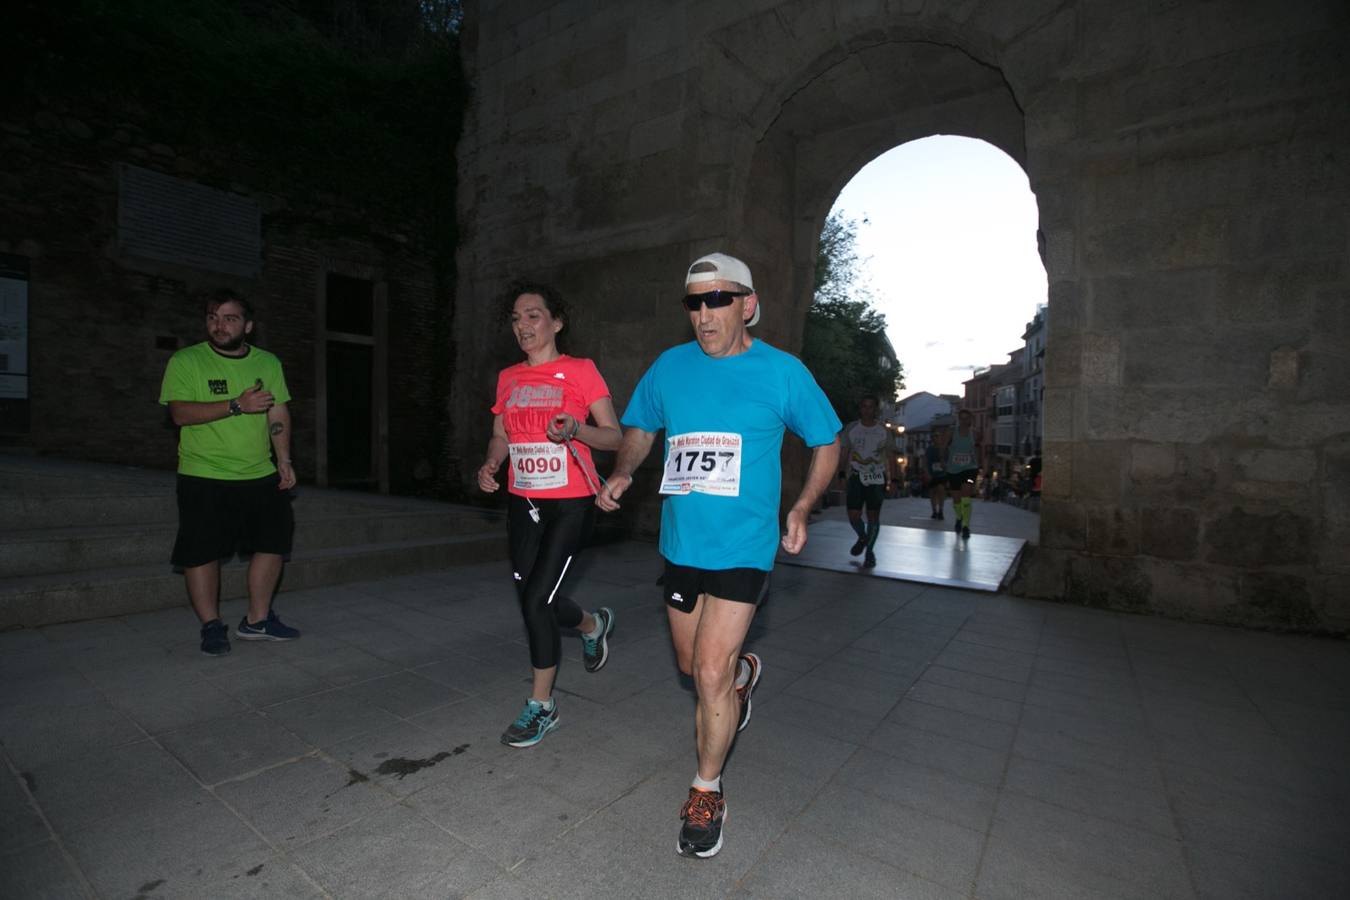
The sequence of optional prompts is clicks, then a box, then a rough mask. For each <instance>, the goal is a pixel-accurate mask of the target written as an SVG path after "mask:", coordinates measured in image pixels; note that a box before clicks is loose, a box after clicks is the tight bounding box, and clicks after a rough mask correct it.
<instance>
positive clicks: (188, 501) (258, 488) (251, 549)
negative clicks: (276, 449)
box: [170, 473, 295, 569]
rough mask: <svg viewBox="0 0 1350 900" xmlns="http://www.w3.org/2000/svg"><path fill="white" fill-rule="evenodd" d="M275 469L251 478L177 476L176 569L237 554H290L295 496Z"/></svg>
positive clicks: (174, 548)
mask: <svg viewBox="0 0 1350 900" xmlns="http://www.w3.org/2000/svg"><path fill="white" fill-rule="evenodd" d="M280 481H281V478H280V476H279V475H277V474H276V473H273V474H271V475H268V476H267V477H266V478H255V479H251V480H248V481H225V480H223V479H219V478H198V477H196V476H194V475H179V476H178V539H177V540H176V541H174V545H173V556H172V557H170V559H171V561H172V563H173V566H174V568H175V569H191V568H194V567H196V566H201V565H205V564H206V563H209V562H215V561H216V560H226V559H229V558H230V557H232V556H234V554H236V553H238V554H239V555H241V556H247V555H249V554H251V553H277V554H280V555H282V556H289V555H290V552H291V537H292V535H293V534H294V532H295V519H294V517H293V516H292V514H291V495H290V493H289V492H288V491H280V490H277V485H278V484H279V483H280Z"/></svg>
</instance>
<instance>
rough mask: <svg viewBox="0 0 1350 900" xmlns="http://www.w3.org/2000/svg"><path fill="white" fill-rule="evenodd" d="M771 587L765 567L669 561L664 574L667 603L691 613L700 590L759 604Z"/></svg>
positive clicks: (663, 585)
mask: <svg viewBox="0 0 1350 900" xmlns="http://www.w3.org/2000/svg"><path fill="white" fill-rule="evenodd" d="M768 588H769V573H768V572H765V571H764V570H763V569H696V568H694V567H693V566H677V565H675V564H674V563H672V562H669V561H667V562H666V573H665V575H663V576H661V589H662V590H663V591H664V592H665V596H666V604H667V605H668V606H673V607H675V608H676V609H678V610H679V611H680V612H687V613H690V612H693V611H694V607H695V606H696V605H697V604H698V596H699V594H709V595H711V596H713V597H719V598H721V599H723V600H734V601H736V602H737V603H750V604H755V605H758V604H759V602H760V601H761V600H763V599H764V594H765V593H766V592H767V591H768Z"/></svg>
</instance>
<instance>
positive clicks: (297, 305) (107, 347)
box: [0, 99, 448, 492]
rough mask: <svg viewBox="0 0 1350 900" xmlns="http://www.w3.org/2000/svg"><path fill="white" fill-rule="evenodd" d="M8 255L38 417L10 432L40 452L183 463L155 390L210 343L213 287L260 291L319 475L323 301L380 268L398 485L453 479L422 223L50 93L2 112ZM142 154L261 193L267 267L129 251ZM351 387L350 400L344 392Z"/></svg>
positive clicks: (304, 472) (1, 225)
mask: <svg viewBox="0 0 1350 900" xmlns="http://www.w3.org/2000/svg"><path fill="white" fill-rule="evenodd" d="M0 155H2V158H3V160H4V165H3V171H2V172H0V252H5V253H14V254H18V255H20V256H24V257H27V258H28V259H29V260H30V266H31V281H30V284H29V306H30V315H29V320H30V334H29V357H30V370H31V375H30V379H29V381H30V410H31V423H30V429H29V431H28V433H26V434H14V435H7V436H5V437H4V441H5V442H6V443H9V444H13V445H19V446H24V447H27V448H30V449H32V450H34V451H37V452H41V453H50V454H53V455H58V456H64V457H72V458H83V459H91V460H98V461H104V462H116V463H126V464H132V465H142V466H149V467H156V468H173V467H174V466H176V464H177V457H176V452H177V433H176V429H174V428H173V426H172V424H171V423H170V422H169V420H168V417H167V415H166V413H165V412H164V410H163V408H162V407H160V406H159V404H158V398H159V386H160V380H161V377H162V376H163V372H164V367H165V364H166V363H167V362H168V359H169V356H170V355H171V354H172V352H173V350H174V349H175V348H176V347H177V346H183V345H186V344H190V343H195V342H197V341H200V340H203V339H204V338H205V320H204V314H203V299H204V296H205V295H206V294H208V293H209V292H210V291H212V290H214V289H216V288H218V287H231V288H234V289H236V290H239V291H240V292H242V293H244V294H245V295H247V296H249V297H250V298H251V299H252V300H253V302H254V305H255V307H256V308H257V326H256V338H257V340H256V343H257V344H258V345H259V346H262V347H264V348H266V349H268V350H271V351H272V352H275V353H277V354H278V356H280V358H281V360H282V363H283V365H284V366H285V370H286V377H287V382H288V385H289V387H290V389H291V392H292V395H293V399H292V402H291V413H292V417H293V420H294V423H295V439H294V441H293V446H292V453H293V456H294V459H295V464H296V468H297V470H298V473H299V475H300V477H301V479H303V480H311V479H313V477H314V474H315V464H316V460H315V454H316V433H315V432H316V420H315V417H316V407H315V396H316V390H317V388H318V385H317V384H316V379H317V378H318V377H319V373H317V372H316V367H315V347H314V344H315V340H316V333H317V329H318V323H317V322H316V310H317V298H318V292H319V290H320V289H321V286H322V284H323V281H324V278H325V276H326V273H327V272H329V271H339V272H349V273H360V274H363V275H364V276H365V277H369V278H372V279H375V280H382V281H385V282H386V283H387V284H388V292H389V316H388V327H389V340H390V342H391V345H392V346H394V347H396V348H397V350H396V352H393V353H391V354H390V355H389V372H388V387H389V400H388V402H389V408H390V413H391V417H392V418H393V419H394V420H395V421H396V422H397V427H395V428H392V429H391V433H390V434H389V436H388V443H389V451H388V453H389V472H390V487H391V488H392V489H393V490H395V491H401V492H417V491H426V490H430V489H434V485H435V482H436V481H437V480H438V479H440V480H444V478H445V474H444V465H445V463H444V459H443V458H442V456H443V447H444V436H443V434H442V433H441V426H440V419H439V417H438V415H437V410H438V409H440V408H443V400H441V399H439V396H440V395H438V389H439V391H440V392H442V394H443V392H444V390H445V386H446V381H447V379H446V377H445V376H444V375H443V374H440V373H438V372H437V366H438V363H440V364H443V363H442V362H441V361H443V360H444V359H446V358H447V357H448V354H446V353H445V352H444V351H443V350H438V349H437V347H436V346H435V342H436V341H437V340H442V341H443V340H444V339H445V329H444V328H441V329H439V330H438V329H437V328H436V327H435V323H436V322H437V321H438V318H441V317H445V316H447V315H448V310H447V309H446V303H445V302H444V300H442V299H440V298H438V295H437V292H436V283H435V273H434V270H433V266H432V264H431V262H430V253H429V252H428V251H427V250H426V249H425V248H424V247H418V246H417V245H416V244H415V243H412V242H411V241H410V240H409V239H408V238H407V237H405V236H400V235H416V234H417V226H416V223H407V222H401V221H393V222H384V223H381V222H379V221H376V220H374V219H373V218H372V217H371V216H370V214H369V212H368V211H360V210H352V209H347V208H344V206H343V205H342V202H341V201H340V200H339V199H337V198H332V197H328V198H312V197H304V196H296V197H288V196H280V195H277V194H275V193H269V192H267V191H265V190H262V189H260V188H259V187H258V183H259V182H261V181H262V179H261V178H257V177H255V176H256V174H257V169H256V166H255V163H253V162H252V161H250V160H249V159H248V158H247V156H245V155H242V154H241V153H240V151H239V150H238V149H237V148H231V149H230V150H229V151H226V150H223V149H220V148H203V147H196V146H168V145H166V144H163V143H158V142H156V141H155V139H154V138H153V136H152V135H151V134H150V133H149V131H148V130H147V129H146V128H144V127H142V126H141V125H140V124H138V121H137V119H136V117H135V115H134V114H133V113H131V112H128V111H117V110H109V109H90V108H81V107H78V106H73V105H71V103H69V102H68V101H65V100H59V99H52V100H50V101H49V102H48V103H47V104H46V105H45V106H42V107H41V108H39V109H38V111H37V112H36V113H35V114H34V115H32V116H31V117H26V118H19V117H17V116H15V115H9V116H5V117H0ZM119 163H131V164H134V165H137V166H142V167H145V168H149V169H153V170H155V171H158V172H162V173H165V174H169V175H173V176H175V177H179V178H183V179H188V180H192V181H198V182H201V183H204V184H208V185H212V186H215V187H219V188H222V189H225V190H229V191H232V192H235V193H239V194H243V195H246V196H250V197H252V198H254V199H256V200H257V201H258V202H259V204H260V206H261V208H262V240H263V259H262V267H261V271H260V274H259V275H258V277H257V278H241V277H237V276H231V275H226V274H222V273H218V272H211V271H207V270H204V269H200V268H193V267H188V266H183V265H174V264H170V263H163V262H156V261H152V260H146V259H141V258H133V257H129V256H127V255H125V254H123V253H122V252H121V251H120V250H119V247H118V242H117V204H118V183H117V165H118V164H119ZM333 399H334V400H340V398H333Z"/></svg>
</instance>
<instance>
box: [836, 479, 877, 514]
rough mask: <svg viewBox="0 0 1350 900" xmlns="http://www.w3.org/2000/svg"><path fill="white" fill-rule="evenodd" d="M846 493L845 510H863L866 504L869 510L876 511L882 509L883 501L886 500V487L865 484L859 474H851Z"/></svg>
mask: <svg viewBox="0 0 1350 900" xmlns="http://www.w3.org/2000/svg"><path fill="white" fill-rule="evenodd" d="M845 493H846V496H845V500H844V506H845V508H847V509H862V508H863V505H864V504H865V505H866V506H867V508H868V509H870V510H873V511H876V510H878V509H881V501H882V500H885V499H886V485H884V484H863V483H862V479H861V478H859V477H858V473H857V472H850V473H849V476H848V485H847V489H846V492H845Z"/></svg>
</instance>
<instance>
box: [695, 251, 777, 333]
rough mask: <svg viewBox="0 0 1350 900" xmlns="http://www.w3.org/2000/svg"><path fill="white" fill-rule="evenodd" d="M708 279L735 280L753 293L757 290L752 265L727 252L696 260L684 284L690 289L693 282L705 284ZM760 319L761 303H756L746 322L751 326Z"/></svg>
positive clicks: (710, 254)
mask: <svg viewBox="0 0 1350 900" xmlns="http://www.w3.org/2000/svg"><path fill="white" fill-rule="evenodd" d="M708 281H734V282H736V283H737V284H739V285H743V286H744V287H745V288H746V289H748V290H749V291H750V292H751V293H753V292H754V290H755V282H754V280H753V279H752V278H751V277H750V267H749V266H747V265H746V264H745V263H743V262H741V261H740V260H739V259H737V258H736V257H734V256H728V255H727V254H725V253H709V254H708V255H707V256H700V257H699V258H698V259H696V260H694V262H693V265H691V266H690V267H689V274H687V275H686V276H685V277H684V286H685V288H686V289H688V288H689V286H690V285H691V284H703V283H705V282H708ZM758 321H759V303H756V304H755V313H754V315H752V316H751V317H750V318H749V319H747V320H746V322H745V324H746V325H747V326H750V325H754V324H755V323H756V322H758Z"/></svg>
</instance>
